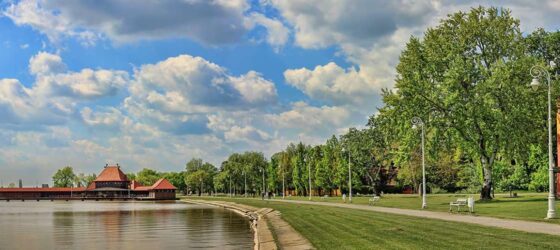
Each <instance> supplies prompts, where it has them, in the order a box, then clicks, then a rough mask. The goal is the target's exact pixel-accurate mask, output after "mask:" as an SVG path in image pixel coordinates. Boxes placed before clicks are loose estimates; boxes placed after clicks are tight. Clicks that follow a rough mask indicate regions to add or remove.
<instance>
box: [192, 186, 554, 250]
mask: <svg viewBox="0 0 560 250" xmlns="http://www.w3.org/2000/svg"><path fill="white" fill-rule="evenodd" d="M189 198H194V199H197V197H189ZM202 199H210V200H216V199H219V200H227V201H233V202H237V203H242V204H247V205H251V206H254V207H270V208H273V209H276V210H278V211H280V212H281V213H282V218H283V219H284V220H286V221H287V222H288V223H290V224H291V225H292V226H293V227H294V228H295V229H296V230H297V231H298V232H300V233H301V234H302V235H303V236H304V237H306V238H307V239H309V240H310V241H311V243H312V244H313V245H314V246H315V247H317V248H318V249H380V248H382V249H456V248H459V249H466V248H470V249H472V248H477V249H480V248H486V249H487V248H501V249H553V248H556V249H560V237H557V236H549V235H543V234H533V233H524V232H518V231H513V230H507V229H498V228H491V227H484V226H478V225H471V224H464V223H457V222H447V221H440V220H432V219H425V218H417V217H410V216H402V215H393V214H385V213H378V212H371V211H362V210H357V209H344V208H336V207H326V206H313V205H299V204H290V203H281V202H271V201H262V200H260V199H243V198H233V199H230V198H202ZM358 200H359V199H358Z"/></svg>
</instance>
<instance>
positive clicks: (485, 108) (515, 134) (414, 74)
mask: <svg viewBox="0 0 560 250" xmlns="http://www.w3.org/2000/svg"><path fill="white" fill-rule="evenodd" d="M525 48H526V47H525V45H524V39H523V37H522V34H521V32H520V31H519V21H518V20H516V19H514V18H513V17H512V16H511V15H510V11H509V10H505V9H497V8H484V7H478V8H474V9H472V10H471V11H470V12H468V13H464V12H457V13H455V14H452V15H449V16H448V18H446V19H444V20H442V21H441V23H440V25H438V26H437V27H435V28H430V29H428V30H427V32H426V33H425V35H424V38H423V40H420V39H417V38H411V39H410V41H409V43H408V44H407V46H406V49H405V50H404V51H403V52H402V54H401V58H400V63H399V65H398V66H397V72H398V75H397V80H396V88H398V92H392V91H390V92H386V93H385V95H384V101H385V103H386V109H389V110H398V112H391V113H390V114H391V115H395V116H397V117H395V118H393V120H394V121H395V123H396V124H395V125H396V126H397V127H401V128H403V127H404V126H406V125H407V124H406V123H408V124H409V122H408V121H410V119H411V118H412V116H414V115H418V116H420V117H422V118H423V120H424V122H425V123H426V126H427V127H428V129H429V130H430V131H431V132H429V133H428V134H427V137H428V138H427V139H428V140H429V141H430V143H428V145H432V147H431V148H432V149H431V150H436V148H437V147H449V146H451V145H453V144H455V145H459V146H460V147H461V148H464V151H465V152H466V153H468V154H469V156H470V158H471V159H478V160H477V161H476V163H477V165H478V166H480V167H481V170H482V172H483V180H484V182H483V189H482V193H481V196H482V197H484V198H486V199H489V198H491V197H490V190H491V188H492V184H493V182H492V168H493V167H494V164H495V162H496V159H497V158H499V156H500V155H502V156H503V155H516V156H518V157H520V158H523V157H524V158H526V157H527V156H526V153H525V152H526V150H525V145H529V144H531V143H536V142H537V140H536V138H538V137H539V136H540V135H541V134H542V133H541V131H542V130H541V129H540V128H542V125H543V124H542V123H541V122H535V121H542V120H541V119H540V118H541V117H542V115H543V113H544V111H545V110H546V109H545V108H544V107H545V106H544V105H543V104H544V103H543V102H542V100H543V99H542V97H540V96H535V95H534V94H533V93H532V92H530V91H529V89H528V88H527V83H528V82H529V80H530V76H529V68H530V66H531V65H532V64H533V63H534V62H535V61H534V60H533V59H532V58H530V57H528V56H527V54H526V53H525ZM406 136H407V133H403V137H404V138H406ZM450 144H451V145H450Z"/></svg>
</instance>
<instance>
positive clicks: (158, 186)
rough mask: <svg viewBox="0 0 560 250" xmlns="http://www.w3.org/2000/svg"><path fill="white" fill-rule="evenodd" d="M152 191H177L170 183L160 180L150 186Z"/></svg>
mask: <svg viewBox="0 0 560 250" xmlns="http://www.w3.org/2000/svg"><path fill="white" fill-rule="evenodd" d="M152 189H154V190H155V189H177V188H176V187H175V186H173V184H171V182H169V181H168V180H166V179H164V178H161V179H159V180H158V181H157V182H156V183H154V185H152Z"/></svg>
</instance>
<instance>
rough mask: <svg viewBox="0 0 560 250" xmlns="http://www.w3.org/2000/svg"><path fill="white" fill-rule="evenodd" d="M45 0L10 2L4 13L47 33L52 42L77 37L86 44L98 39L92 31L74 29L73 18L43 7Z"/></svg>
mask: <svg viewBox="0 0 560 250" xmlns="http://www.w3.org/2000/svg"><path fill="white" fill-rule="evenodd" d="M45 3H46V2H45V1H43V0H22V1H20V2H18V3H15V4H10V5H9V6H8V7H7V8H6V9H5V10H4V11H3V12H2V14H3V15H4V16H6V17H8V18H10V19H11V20H12V21H13V22H14V23H15V24H17V25H28V26H31V27H32V28H33V29H35V30H38V31H39V32H41V33H43V34H45V35H46V36H47V37H48V38H49V40H50V41H51V42H54V43H59V42H60V40H61V39H62V38H64V37H75V38H77V39H78V40H79V41H81V42H82V44H84V45H91V44H93V43H95V40H97V37H96V35H94V34H93V33H92V32H91V31H83V30H82V31H80V30H78V29H74V28H73V26H72V20H70V19H67V18H64V17H63V16H60V15H57V14H56V12H55V11H52V10H48V9H45V8H43V7H44V6H43V5H44V4H45Z"/></svg>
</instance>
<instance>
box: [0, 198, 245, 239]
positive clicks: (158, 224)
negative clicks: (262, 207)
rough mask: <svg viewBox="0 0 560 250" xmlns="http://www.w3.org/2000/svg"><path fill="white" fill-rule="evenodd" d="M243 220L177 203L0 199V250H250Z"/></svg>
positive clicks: (207, 208) (199, 207)
mask: <svg viewBox="0 0 560 250" xmlns="http://www.w3.org/2000/svg"><path fill="white" fill-rule="evenodd" d="M252 247H253V236H252V232H251V229H250V224H249V221H248V220H247V219H246V218H244V217H242V216H240V215H238V214H236V213H234V212H231V211H228V210H224V209H222V208H214V207H209V206H202V205H192V204H186V203H180V202H170V203H146V202H122V203H119V202H82V201H75V202H65V201H58V202H57V201H55V202H50V201H41V202H37V201H26V202H18V201H10V202H5V201H0V249H134V250H140V249H153V250H156V249H191V248H203V249H207V248H214V249H251V248H252Z"/></svg>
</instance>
